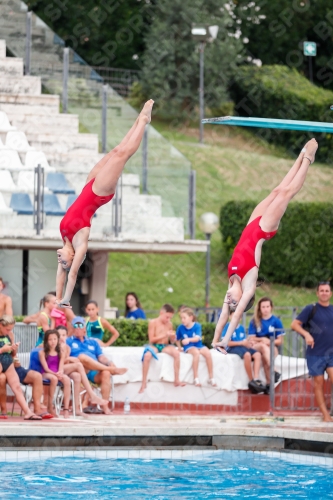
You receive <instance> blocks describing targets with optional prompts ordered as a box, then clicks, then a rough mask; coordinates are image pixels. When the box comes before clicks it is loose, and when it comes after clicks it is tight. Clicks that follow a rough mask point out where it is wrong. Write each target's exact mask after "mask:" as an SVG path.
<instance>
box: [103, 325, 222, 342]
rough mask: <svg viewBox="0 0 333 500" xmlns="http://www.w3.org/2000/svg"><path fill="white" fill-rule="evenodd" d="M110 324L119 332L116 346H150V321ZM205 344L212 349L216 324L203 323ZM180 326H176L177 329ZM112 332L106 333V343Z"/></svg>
mask: <svg viewBox="0 0 333 500" xmlns="http://www.w3.org/2000/svg"><path fill="white" fill-rule="evenodd" d="M109 321H110V323H111V324H112V325H113V326H114V327H115V328H116V329H117V330H118V332H119V333H120V336H119V338H118V340H117V342H116V344H115V345H116V346H124V347H128V346H143V345H145V344H148V321H147V320H143V319H142V320H141V319H140V320H136V321H133V320H129V319H116V320H115V319H111V320H109ZM201 325H202V334H203V335H202V336H203V343H204V344H205V345H207V347H211V343H212V340H213V337H214V331H215V324H214V323H201ZM177 326H178V324H176V323H175V324H174V328H175V329H176V328H177ZM110 336H111V334H110V332H107V333H105V335H104V342H106V341H107V340H108V339H109V338H110Z"/></svg>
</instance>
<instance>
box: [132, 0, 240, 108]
mask: <svg viewBox="0 0 333 500" xmlns="http://www.w3.org/2000/svg"><path fill="white" fill-rule="evenodd" d="M149 15H150V23H151V25H150V29H149V31H148V32H147V35H146V36H145V39H144V42H145V47H146V49H145V53H144V56H143V67H142V75H141V83H142V90H143V94H144V95H145V96H147V97H148V96H149V97H152V98H154V99H155V100H156V101H157V104H158V108H159V114H160V115H162V116H165V117H175V116H180V112H181V114H182V115H183V116H191V115H192V113H193V111H194V110H195V108H196V106H197V103H198V87H199V50H198V48H199V44H198V42H195V41H194V40H193V39H192V36H191V28H192V23H207V24H209V25H218V26H219V32H218V37H217V39H216V40H215V41H214V42H213V43H207V44H206V48H205V103H206V106H207V107H208V108H215V109H218V108H219V107H220V106H221V104H222V103H223V102H225V101H227V100H228V99H229V97H228V91H227V86H228V82H229V80H230V77H231V75H232V73H233V71H234V70H235V67H236V64H237V63H238V62H242V60H243V56H242V43H241V42H240V40H238V39H237V27H236V25H235V23H234V20H233V19H232V17H231V16H230V14H229V11H228V10H227V9H226V8H224V7H223V2H221V0H159V1H158V2H156V3H155V4H154V5H150V6H149Z"/></svg>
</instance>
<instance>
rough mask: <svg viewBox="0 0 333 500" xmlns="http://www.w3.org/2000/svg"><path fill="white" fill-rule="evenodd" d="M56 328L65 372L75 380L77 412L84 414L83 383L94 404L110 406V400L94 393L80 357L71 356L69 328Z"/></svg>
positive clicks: (80, 414)
mask: <svg viewBox="0 0 333 500" xmlns="http://www.w3.org/2000/svg"><path fill="white" fill-rule="evenodd" d="M56 330H58V332H59V338H60V346H61V349H62V351H63V353H64V373H65V374H66V375H68V376H69V378H71V379H72V380H73V382H74V396H75V414H76V415H79V416H84V413H82V412H81V408H80V392H81V384H82V385H83V387H84V388H85V390H86V393H87V394H88V396H89V397H90V400H91V402H92V403H93V404H96V405H100V406H108V404H109V401H107V400H104V399H102V398H100V397H98V396H97V395H96V394H95V393H94V391H93V389H92V387H91V385H90V383H89V380H88V377H87V374H86V372H85V370H84V368H83V364H82V363H81V361H80V360H79V359H78V358H72V357H71V356H70V352H71V350H70V347H69V346H68V345H67V344H66V340H67V328H66V327H65V326H58V327H57V328H56Z"/></svg>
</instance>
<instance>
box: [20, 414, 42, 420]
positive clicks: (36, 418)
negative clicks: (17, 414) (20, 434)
mask: <svg viewBox="0 0 333 500" xmlns="http://www.w3.org/2000/svg"><path fill="white" fill-rule="evenodd" d="M23 420H26V421H28V420H42V417H39V416H38V415H31V417H29V418H24V419H23Z"/></svg>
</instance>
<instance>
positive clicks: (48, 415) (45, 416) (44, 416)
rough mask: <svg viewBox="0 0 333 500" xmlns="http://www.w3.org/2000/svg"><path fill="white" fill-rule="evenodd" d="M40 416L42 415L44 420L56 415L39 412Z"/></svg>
mask: <svg viewBox="0 0 333 500" xmlns="http://www.w3.org/2000/svg"><path fill="white" fill-rule="evenodd" d="M38 416H39V417H42V420H47V419H49V418H54V415H52V413H47V412H46V413H39V414H38Z"/></svg>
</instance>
